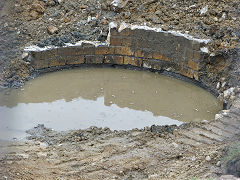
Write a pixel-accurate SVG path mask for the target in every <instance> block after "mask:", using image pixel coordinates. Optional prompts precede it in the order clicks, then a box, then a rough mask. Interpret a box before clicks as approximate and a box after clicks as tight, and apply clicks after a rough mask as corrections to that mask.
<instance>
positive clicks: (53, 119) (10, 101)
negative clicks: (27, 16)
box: [0, 67, 220, 139]
mask: <svg viewBox="0 0 240 180" xmlns="http://www.w3.org/2000/svg"><path fill="white" fill-rule="evenodd" d="M0 102H1V103H0V116H1V122H0V137H3V138H4V137H5V138H8V139H12V138H16V139H19V138H20V137H22V136H24V135H25V131H26V130H28V129H31V128H32V127H35V126H37V125H38V124H44V125H45V126H46V127H49V128H54V129H55V130H57V131H66V130H74V129H87V128H89V127H90V126H96V127H102V128H104V127H108V128H110V129H111V130H131V129H134V128H139V129H141V128H144V127H146V126H149V127H150V126H152V125H162V126H164V125H181V124H182V123H186V122H201V121H204V120H207V121H212V120H214V119H215V114H216V113H218V111H219V110H220V106H219V104H218V101H217V99H216V98H215V97H214V96H213V95H212V94H210V93H209V92H207V91H205V90H204V89H202V88H200V87H197V86H195V85H194V84H191V83H187V82H184V81H181V80H177V79H174V78H171V77H167V76H163V75H160V74H158V73H152V72H146V71H140V70H129V69H122V68H121V69H119V68H115V69H113V68H106V67H105V68H80V69H72V70H63V71H59V72H53V73H49V74H44V75H42V76H41V77H38V78H36V79H34V80H31V81H29V82H27V83H26V84H25V85H24V86H23V87H22V88H20V89H14V90H8V91H3V92H2V93H0ZM19 136H20V137H19Z"/></svg>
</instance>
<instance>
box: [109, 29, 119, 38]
mask: <svg viewBox="0 0 240 180" xmlns="http://www.w3.org/2000/svg"><path fill="white" fill-rule="evenodd" d="M110 35H111V37H113V36H118V35H119V32H118V30H117V28H111V29H110Z"/></svg>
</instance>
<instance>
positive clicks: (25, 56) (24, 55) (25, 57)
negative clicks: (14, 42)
mask: <svg viewBox="0 0 240 180" xmlns="http://www.w3.org/2000/svg"><path fill="white" fill-rule="evenodd" d="M27 57H28V53H27V52H24V53H23V54H22V59H23V60H25V59H27Z"/></svg>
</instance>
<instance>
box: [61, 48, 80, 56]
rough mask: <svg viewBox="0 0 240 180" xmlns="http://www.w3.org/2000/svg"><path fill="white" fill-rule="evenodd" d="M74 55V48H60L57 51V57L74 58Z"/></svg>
mask: <svg viewBox="0 0 240 180" xmlns="http://www.w3.org/2000/svg"><path fill="white" fill-rule="evenodd" d="M75 54H76V47H60V48H58V49H57V55H58V56H61V57H64V56H74V55H75Z"/></svg>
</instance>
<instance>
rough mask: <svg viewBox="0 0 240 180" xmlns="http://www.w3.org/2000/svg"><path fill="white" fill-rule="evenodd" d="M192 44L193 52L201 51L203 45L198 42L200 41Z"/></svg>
mask: <svg viewBox="0 0 240 180" xmlns="http://www.w3.org/2000/svg"><path fill="white" fill-rule="evenodd" d="M191 42H192V49H193V50H196V51H199V50H200V47H201V44H200V43H199V42H198V41H194V40H193V41H191Z"/></svg>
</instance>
